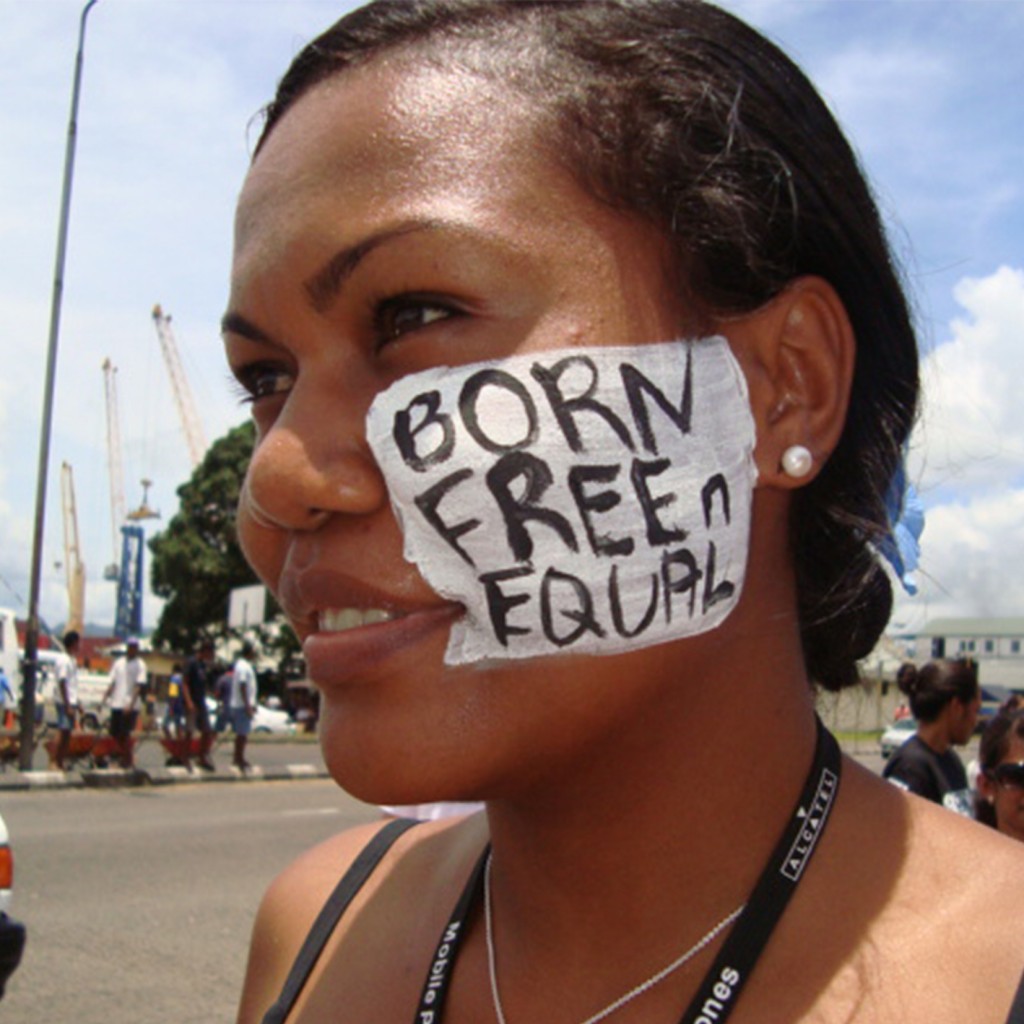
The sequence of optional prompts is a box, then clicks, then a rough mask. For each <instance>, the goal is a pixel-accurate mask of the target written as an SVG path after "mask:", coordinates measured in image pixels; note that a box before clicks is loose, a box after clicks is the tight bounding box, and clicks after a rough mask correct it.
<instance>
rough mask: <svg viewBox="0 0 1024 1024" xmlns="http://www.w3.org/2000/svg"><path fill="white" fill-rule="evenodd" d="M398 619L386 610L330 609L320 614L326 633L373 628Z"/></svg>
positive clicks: (322, 626)
mask: <svg viewBox="0 0 1024 1024" xmlns="http://www.w3.org/2000/svg"><path fill="white" fill-rule="evenodd" d="M396 618H398V615H397V614H396V613H395V612H390V611H387V610H386V609H384V608H328V609H325V610H324V611H322V612H320V629H321V630H322V631H324V632H325V633H342V632H344V631H345V630H346V629H356V628H357V627H359V626H373V625H376V624H377V623H378V622H390V621H391V620H392V619H396Z"/></svg>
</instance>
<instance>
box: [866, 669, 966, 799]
mask: <svg viewBox="0 0 1024 1024" xmlns="http://www.w3.org/2000/svg"><path fill="white" fill-rule="evenodd" d="M899 686H900V689H901V690H902V691H903V692H904V693H905V694H906V695H907V697H908V698H909V699H910V710H911V713H912V714H913V716H914V718H916V719H917V732H916V734H915V735H913V736H911V738H910V739H909V740H907V742H906V743H904V744H903V745H902V746H901V747H899V748H898V749H897V750H896V751H895V752H894V753H893V754H892V756H891V757H890V758H889V760H888V762H887V763H886V765H885V768H884V769H883V770H882V775H883V776H884V777H885V778H887V779H888V780H889V781H890V782H892V783H895V785H897V786H899V787H900V788H902V789H905V790H908V791H909V792H911V793H916V794H917V795H918V796H923V797H924V798H925V799H926V800H932V801H934V802H935V803H938V804H942V805H943V806H944V807H948V808H949V809H950V810H954V811H957V812H959V813H960V814H965V815H970V814H971V813H972V801H971V798H970V787H969V785H968V782H967V773H966V772H965V771H964V765H963V762H962V761H961V760H960V757H959V756H958V755H957V753H956V751H955V750H953V747H954V746H960V745H963V744H964V743H966V742H967V741H968V740H969V739H970V738H971V735H972V734H973V733H974V727H975V725H977V723H978V710H979V709H980V707H981V691H980V689H979V688H978V670H977V667H976V665H975V664H974V662H973V661H968V660H965V659H960V660H956V661H947V660H938V661H930V662H928V664H927V665H923V666H922V667H921V668H919V669H915V670H914V671H913V672H910V671H908V672H906V673H904V674H903V675H902V676H901V677H900V679H899Z"/></svg>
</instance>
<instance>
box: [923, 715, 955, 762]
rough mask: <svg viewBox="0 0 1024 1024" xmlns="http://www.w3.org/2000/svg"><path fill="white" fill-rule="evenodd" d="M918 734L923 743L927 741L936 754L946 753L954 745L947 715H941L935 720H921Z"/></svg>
mask: <svg viewBox="0 0 1024 1024" xmlns="http://www.w3.org/2000/svg"><path fill="white" fill-rule="evenodd" d="M917 735H918V738H919V739H920V740H921V742H922V743H926V744H927V745H928V746H929V747H931V749H932V750H934V751H935V753H936V754H944V753H945V752H946V751H947V750H949V748H950V747H951V746H952V743H951V741H950V737H949V728H948V727H947V725H946V716H945V715H944V714H942V715H939V717H938V718H936V719H935V721H934V722H920V723H918V726H917Z"/></svg>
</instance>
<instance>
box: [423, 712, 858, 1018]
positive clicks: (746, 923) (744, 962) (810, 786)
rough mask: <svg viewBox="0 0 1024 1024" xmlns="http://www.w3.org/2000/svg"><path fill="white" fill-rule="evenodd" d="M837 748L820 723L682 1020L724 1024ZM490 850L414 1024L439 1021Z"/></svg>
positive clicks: (815, 835) (771, 923) (809, 840)
mask: <svg viewBox="0 0 1024 1024" xmlns="http://www.w3.org/2000/svg"><path fill="white" fill-rule="evenodd" d="M840 762H841V758H840V753H839V745H838V744H837V743H836V741H835V738H834V737H833V736H832V734H831V733H829V732H828V730H827V729H825V727H824V726H823V725H822V724H821V722H820V721H819V722H818V742H817V746H816V748H815V752H814V763H813V764H812V765H811V770H810V772H809V773H808V775H807V780H806V782H805V783H804V788H803V792H802V793H801V794H800V800H799V801H798V803H797V805H796V809H795V810H794V812H793V815H792V817H791V818H790V820H789V823H788V824H787V826H786V830H785V832H784V833H783V835H782V838H781V839H780V840H779V842H778V844H777V845H776V847H775V849H774V851H773V852H772V855H771V858H770V859H769V861H768V864H767V866H766V867H765V869H764V871H763V872H762V873H761V877H760V878H759V879H758V882H757V885H755V886H754V891H753V892H752V893H751V895H750V899H749V900H748V901H747V905H746V909H745V910H744V911H743V913H742V914H741V915H740V917H739V919H738V920H737V922H736V924H735V926H734V927H733V929H732V931H731V932H730V933H729V936H728V938H727V939H726V940H725V944H724V945H723V947H722V949H721V952H720V953H719V954H718V956H717V958H716V959H715V962H714V963H713V964H712V965H711V968H710V969H709V970H708V972H707V974H706V975H705V976H704V980H703V982H702V983H701V986H700V988H699V989H698V990H697V994H696V995H695V996H694V998H693V1000H692V1001H691V1003H690V1005H689V1006H688V1007H687V1009H686V1012H685V1013H684V1014H683V1016H682V1017H681V1018H680V1021H679V1024H699V1022H701V1021H709V1020H711V1021H714V1022H715V1024H724V1022H725V1021H726V1020H727V1019H728V1017H729V1014H730V1013H731V1012H732V1010H733V1007H735V1005H736V1003H737V1001H738V1000H739V995H740V992H741V991H742V990H743V986H744V985H745V984H746V982H747V979H748V978H749V977H750V975H751V974H752V973H753V970H754V967H755V965H756V964H757V961H758V958H759V957H760V956H761V953H762V952H763V950H764V948H765V946H766V945H767V944H768V940H769V939H770V938H771V935H772V932H773V931H774V930H775V926H776V925H777V924H778V923H779V920H780V919H781V917H782V915H783V913H784V912H785V909H786V906H787V904H788V903H789V900H790V897H791V896H792V895H793V893H794V892H795V891H796V887H797V885H799V883H800V879H801V878H802V877H803V874H804V871H805V870H806V868H807V865H808V864H809V863H810V860H811V857H812V856H813V854H814V851H815V849H816V848H817V845H818V841H819V840H820V838H821V836H822V833H823V832H824V831H825V826H826V824H827V823H828V819H829V815H830V814H831V812H832V807H833V805H834V804H835V799H836V794H837V792H838V790H839V774H840ZM488 853H489V850H485V851H484V852H483V854H482V855H481V857H480V860H479V861H478V862H477V865H476V868H475V869H474V870H473V873H472V875H471V876H470V878H469V881H468V882H467V884H466V887H465V889H464V890H463V893H462V896H461V898H460V899H459V902H458V905H457V906H456V908H455V912H454V913H453V914H452V918H451V920H450V921H449V922H448V925H447V926H446V927H445V930H444V932H443V934H442V936H441V941H440V942H439V943H438V947H437V952H436V953H435V954H434V958H433V961H432V962H431V965H430V971H429V973H428V974H427V980H426V984H425V985H424V988H423V995H422V997H421V998H420V1004H419V1007H418V1009H417V1011H416V1017H415V1020H414V1024H441V1021H442V1013H443V1010H444V1001H445V997H446V995H447V993H448V983H449V981H450V979H451V969H452V965H453V964H454V963H455V957H456V955H457V953H458V949H459V944H460V942H461V939H462V935H463V932H464V931H465V922H466V920H467V918H468V916H469V914H470V912H471V910H472V909H473V906H474V905H475V903H476V902H477V900H478V899H479V898H480V894H481V890H482V888H483V878H484V865H485V864H486V862H487V857H488Z"/></svg>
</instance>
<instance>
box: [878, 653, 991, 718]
mask: <svg viewBox="0 0 1024 1024" xmlns="http://www.w3.org/2000/svg"><path fill="white" fill-rule="evenodd" d="M897 681H898V685H899V688H900V689H901V690H902V691H903V692H904V693H905V694H906V695H907V697H908V698H909V699H910V710H911V712H912V714H913V716H914V717H915V718H916V719H917V720H918V721H919V722H934V721H935V719H937V718H938V717H939V715H941V714H942V709H943V708H944V707H945V706H946V705H947V704H948V703H949V702H950V701H952V700H958V701H960V702H961V703H963V704H968V703H970V702H971V701H972V700H974V698H975V697H977V696H978V666H977V664H975V662H973V661H970V660H969V659H966V658H960V659H957V660H956V661H948V660H940V661H929V662H928V664H927V665H923V666H922V667H921V668H915V667H914V666H913V665H912V664H911V663H910V662H907V663H906V664H905V665H901V666H900V673H899V675H898V677H897Z"/></svg>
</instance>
